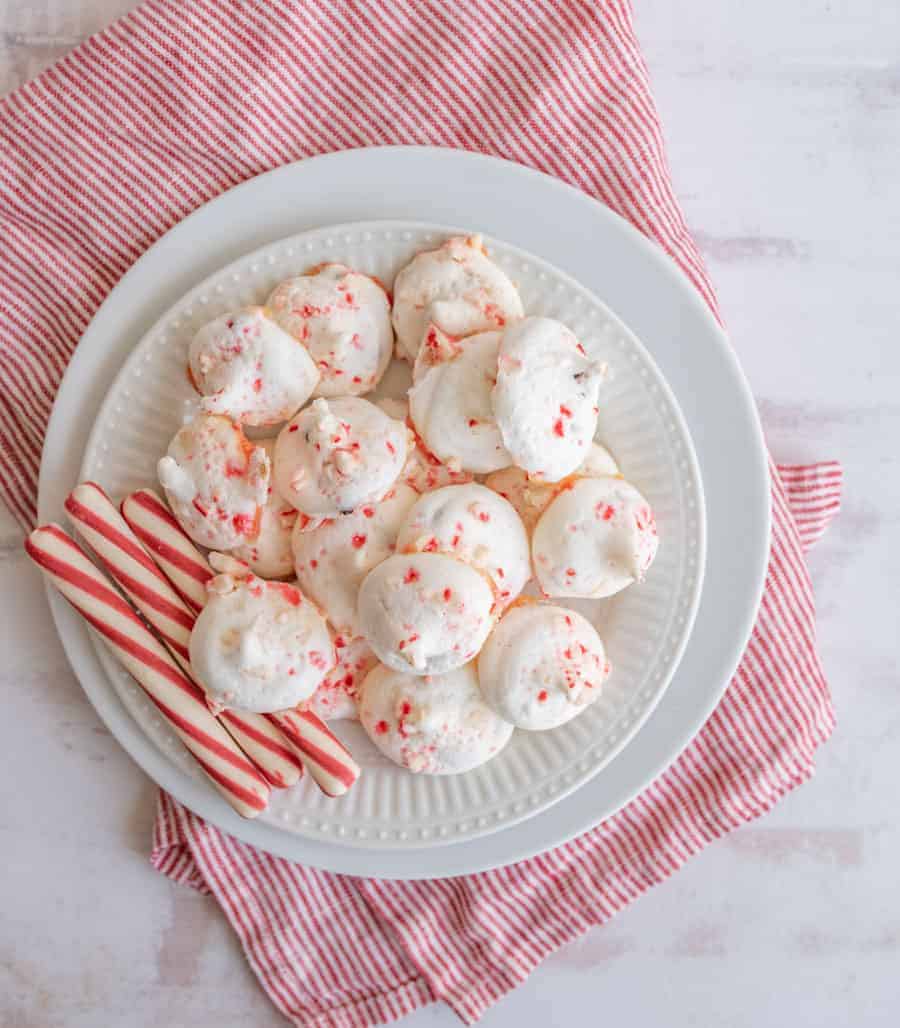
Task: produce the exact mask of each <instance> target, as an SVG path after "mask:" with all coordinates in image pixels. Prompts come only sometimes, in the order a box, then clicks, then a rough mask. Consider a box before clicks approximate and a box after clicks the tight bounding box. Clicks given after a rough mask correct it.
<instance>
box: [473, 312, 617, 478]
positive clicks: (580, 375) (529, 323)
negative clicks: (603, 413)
mask: <svg viewBox="0 0 900 1028" xmlns="http://www.w3.org/2000/svg"><path fill="white" fill-rule="evenodd" d="M604 373H605V369H604V366H603V365H601V364H599V363H598V362H596V361H592V360H590V359H588V357H587V356H586V355H585V352H584V348H583V347H582V346H581V344H580V343H579V342H578V340H577V339H576V338H575V336H574V335H573V334H572V332H571V331H570V330H569V329H568V328H566V326H565V325H563V324H562V323H561V322H559V321H555V320H554V319H553V318H525V319H524V320H523V321H519V322H516V323H515V324H514V325H511V326H510V327H509V328H508V329H507V330H506V331H505V332H504V333H503V336H502V338H501V340H500V347H499V352H498V363H497V384H496V385H495V386H494V390H493V393H492V396H491V402H492V404H493V410H494V417H495V419H496V422H497V426H498V428H499V430H500V435H501V437H502V439H503V444H504V446H505V447H506V449H507V450H508V451H509V453H510V455H511V457H512V460H511V463H513V464H517V465H518V466H519V467H520V468H524V470H525V471H527V472H528V473H529V474H530V475H533V476H534V477H536V478H539V479H541V480H542V481H545V482H557V481H559V480H560V479H561V478H565V476H566V475H570V474H571V473H572V472H573V471H575V469H576V468H577V467H578V465H579V464H581V463H582V461H583V460H584V459H585V457H586V456H587V452H588V447H589V446H590V444H591V441H592V439H593V437H594V432H595V431H596V429H597V413H598V407H597V397H598V394H599V391H600V383H601V381H602V379H603V376H604Z"/></svg>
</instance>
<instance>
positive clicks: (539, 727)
mask: <svg viewBox="0 0 900 1028" xmlns="http://www.w3.org/2000/svg"><path fill="white" fill-rule="evenodd" d="M609 672H610V666H609V662H608V661H607V659H606V652H605V650H604V648H603V643H602V641H601V640H600V636H599V635H597V632H596V630H595V628H594V626H593V625H592V624H591V623H590V622H589V621H588V620H587V619H586V618H583V617H582V616H581V615H580V614H576V613H575V611H573V610H566V609H565V608H564V607H551V606H549V605H546V604H536V603H528V604H523V605H521V606H515V607H513V608H512V609H511V610H510V611H509V612H508V613H507V614H505V615H504V617H503V618H502V619H501V620H500V622H499V624H498V625H497V627H496V628H495V629H494V631H493V632H492V633H491V635H490V636H489V637H488V640H487V642H486V643H485V644H484V649H483V650H482V651H481V654H480V655H479V657H478V675H479V679H480V681H481V691H482V693H483V695H484V699H485V702H486V703H487V704H488V705H489V706H490V707H491V708H492V709H493V710H494V711H496V713H497V714H498V715H499V716H500V717H502V718H504V719H505V720H507V721H509V722H511V723H512V724H514V725H515V726H516V727H517V728H525V729H528V730H529V731H533V732H535V731H543V730H545V729H547V728H556V727H557V726H558V725H562V724H565V723H566V722H567V721H571V720H572V718H573V717H575V715H576V714H580V713H581V711H582V710H584V708H585V707H587V706H588V705H589V704H591V703H593V702H594V700H596V699H597V698H598V696H599V695H600V692H601V688H602V685H603V681H604V679H605V678H606V677H607V675H608V674H609Z"/></svg>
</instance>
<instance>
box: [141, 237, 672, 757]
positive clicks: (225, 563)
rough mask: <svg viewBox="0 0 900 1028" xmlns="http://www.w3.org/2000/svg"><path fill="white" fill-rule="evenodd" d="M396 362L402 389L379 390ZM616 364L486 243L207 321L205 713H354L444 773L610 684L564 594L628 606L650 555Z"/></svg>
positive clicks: (179, 436)
mask: <svg viewBox="0 0 900 1028" xmlns="http://www.w3.org/2000/svg"><path fill="white" fill-rule="evenodd" d="M395 352H396V355H397V357H398V358H399V359H401V360H403V361H406V362H407V363H408V364H409V365H410V367H411V370H412V384H411V386H410V388H409V390H408V393H407V396H406V398H405V400H397V399H393V400H388V399H378V400H374V399H371V398H369V399H367V398H365V396H366V394H370V393H372V391H373V390H375V389H376V387H377V386H378V384H379V382H380V380H381V378H382V376H383V375H384V373H385V371H386V369H387V368H388V365H389V364H390V362H391V358H392V354H394V353H395ZM605 373H606V369H605V367H604V366H603V365H602V364H600V363H598V362H597V361H595V360H593V359H591V357H590V356H589V355H588V353H587V352H586V351H585V348H584V347H583V346H582V345H581V343H580V342H579V340H578V339H577V338H576V336H575V335H574V334H573V333H572V331H570V330H569V329H568V328H567V327H566V326H565V325H563V324H562V323H561V322H559V321H556V320H553V319H551V318H545V317H528V316H526V314H525V311H524V309H523V305H522V301H521V299H520V297H519V294H518V292H517V290H516V287H515V285H514V284H513V283H512V282H511V281H510V279H509V278H508V277H507V276H506V274H505V273H504V272H503V270H502V269H501V268H500V267H499V266H497V265H496V264H495V263H494V262H493V261H491V259H490V257H489V256H488V254H487V253H486V251H485V250H484V248H483V246H482V243H481V240H480V239H479V238H478V237H467V238H466V237H455V238H452V239H449V240H447V241H446V242H445V243H444V244H443V245H442V246H440V247H439V248H437V249H435V250H430V251H426V252H423V253H419V254H418V255H417V256H415V257H414V258H413V259H412V261H410V263H409V264H407V265H406V267H404V268H403V269H402V270H400V271H399V272H398V273H397V275H396V278H395V281H394V284H393V296H392V295H391V293H390V292H389V291H388V289H387V288H386V287H385V286H384V285H383V284H382V283H381V282H379V281H378V280H376V279H374V278H372V277H369V276H367V275H365V274H363V273H361V272H359V271H356V270H353V269H351V268H348V267H345V266H344V265H341V264H325V265H321V266H318V267H315V268H312V269H310V270H309V271H307V272H306V273H304V274H302V275H298V276H297V277H294V278H291V279H288V280H287V281H285V282H282V283H281V284H279V285H278V286H277V288H276V289H275V290H274V291H273V292H272V294H271V295H270V296H269V297H268V299H267V300H266V302H265V304H264V305H263V306H262V307H256V308H245V309H241V310H236V311H234V312H233V313H229V314H226V315H223V316H221V317H219V318H217V319H215V320H214V321H212V322H210V323H209V324H207V325H205V326H204V327H203V328H201V329H200V331H199V332H198V333H197V334H196V336H195V337H194V339H193V340H192V342H191V344H190V351H189V374H190V378H191V381H192V383H193V385H194V387H195V389H196V391H197V392H198V394H199V404H200V412H199V413H198V414H197V415H196V417H194V418H193V420H191V421H190V422H189V423H188V424H186V425H184V427H182V428H181V429H180V430H179V431H178V432H177V433H176V435H175V437H174V438H173V439H172V442H171V444H170V445H169V448H168V452H167V454H166V455H165V456H164V457H163V458H162V459H161V460H160V462H159V467H158V474H159V480H160V483H161V484H162V486H163V488H164V490H165V493H166V496H167V499H168V501H169V505H170V507H171V509H172V511H173V512H174V515H175V517H176V518H177V520H178V522H179V524H180V525H181V527H182V529H183V530H184V532H185V533H186V534H187V535H188V536H189V537H190V538H191V539H192V540H193V541H194V542H195V543H197V544H199V545H200V546H202V547H204V548H205V549H207V550H209V551H212V553H211V555H210V558H209V559H210V562H211V563H212V565H213V567H214V569H215V570H216V571H217V572H218V574H216V575H215V576H214V577H213V578H212V579H211V580H210V582H209V583H208V586H207V589H208V598H207V600H206V603H205V605H204V607H203V610H202V612H201V613H200V614H199V617H198V618H197V622H196V625H195V626H194V628H193V631H192V633H191V637H190V658H191V665H192V667H193V670H194V673H195V675H196V677H197V678H198V680H199V681H200V683H201V685H202V686H203V688H204V690H205V692H206V695H207V700H208V702H209V703H210V705H211V707H212V708H213V709H214V710H217V711H221V710H227V709H238V710H243V711H250V712H257V713H268V712H273V711H282V710H285V709H293V708H299V709H301V710H309V711H312V712H314V713H316V714H318V715H320V716H322V717H324V718H340V717H358V718H359V720H360V721H361V723H362V726H363V728H364V729H365V731H366V732H367V734H368V735H369V736H370V737H371V739H372V740H373V742H374V743H375V744H376V746H378V748H379V749H380V750H381V751H382V752H383V753H384V754H385V755H386V756H387V757H389V758H390V759H391V760H393V761H395V762H396V763H397V764H400V765H401V766H403V767H406V768H408V769H409V770H411V771H415V772H424V773H432V774H442V773H454V772H462V771H467V770H469V769H471V768H474V767H476V766H478V765H479V764H481V763H483V762H484V761H486V760H488V759H489V758H491V757H492V756H494V755H495V754H496V753H498V752H499V751H500V750H501V749H502V748H503V746H505V745H506V743H507V742H508V741H509V739H510V737H511V735H512V733H513V730H514V729H515V728H520V729H525V730H529V731H536V730H543V729H549V728H555V727H557V726H559V725H562V724H563V723H565V722H566V721H568V720H570V719H571V718H573V717H574V716H576V715H577V714H578V713H580V712H581V711H582V710H584V709H585V708H586V707H587V706H588V705H589V704H590V703H592V702H593V701H594V700H596V699H597V697H598V696H599V695H600V693H601V689H602V686H603V682H604V680H605V679H606V677H607V676H608V675H609V674H610V665H609V662H608V660H607V658H606V654H605V651H604V646H603V643H602V641H601V639H600V637H599V636H598V634H597V632H596V630H595V629H594V627H593V626H592V625H591V624H590V622H588V621H587V620H586V619H585V618H584V617H582V616H581V615H579V614H578V613H576V612H575V611H574V610H570V609H568V608H566V607H565V606H564V605H559V604H556V603H553V602H548V601H552V600H554V599H556V598H560V599H563V598H570V597H571V598H574V597H595V598H596V597H605V596H610V595H612V594H614V593H616V592H618V591H620V590H621V589H624V588H625V587H627V586H629V585H630V584H631V583H633V582H637V581H640V580H641V579H642V578H643V577H644V575H645V574H646V572H647V570H648V568H649V567H650V565H651V563H652V561H653V559H654V556H655V554H656V549H657V534H656V526H655V522H654V518H653V513H652V511H651V509H650V506H649V504H648V503H647V501H646V500H645V499H644V498H643V497H642V496H641V494H640V493H639V492H638V490H637V489H636V488H635V487H634V486H632V485H631V484H629V483H628V482H627V481H626V480H625V478H623V476H622V474H621V473H620V471H619V468H618V467H617V465H616V463H615V461H614V459H613V457H612V456H611V455H610V454H609V453H608V452H607V451H606V450H605V449H604V448H603V447H601V446H600V445H599V444H597V443H596V442H595V441H594V435H595V432H596V428H597V418H598V413H599V407H600V403H601V402H602V401H601V394H602V387H603V380H604V376H605ZM266 432H269V433H270V434H269V435H267V436H266V435H265V433H266ZM248 433H249V435H248ZM251 435H252V436H253V438H250V436H251ZM263 436H264V437H263ZM529 583H533V584H532V586H531V587H530V588H528V593H526V592H525V590H526V588H527V587H529ZM529 594H533V595H529Z"/></svg>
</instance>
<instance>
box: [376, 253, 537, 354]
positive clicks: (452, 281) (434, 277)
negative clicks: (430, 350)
mask: <svg viewBox="0 0 900 1028" xmlns="http://www.w3.org/2000/svg"><path fill="white" fill-rule="evenodd" d="M522 314H523V310H522V300H521V298H520V297H519V293H518V290H517V289H516V287H515V286H514V285H513V283H512V282H511V281H510V279H509V278H508V277H507V275H506V273H505V272H504V271H502V270H501V269H500V268H499V267H498V266H497V265H496V264H495V263H494V262H493V261H492V260H491V259H490V257H488V255H487V251H486V250H485V248H484V246H483V244H482V241H481V237H480V236H454V237H453V238H452V239H448V240H447V241H446V242H445V243H444V244H443V246H439V247H438V248H437V249H436V250H427V251H425V252H423V253H419V254H417V255H416V256H415V257H413V259H412V260H411V261H410V262H409V264H407V265H406V267H404V268H403V269H401V271H399V272H398V273H397V277H396V279H395V280H394V312H393V319H394V330H395V332H396V333H397V350H398V354H399V356H401V357H405V358H406V359H407V360H409V361H414V360H415V359H416V356H417V355H418V353H419V347H420V345H421V343H422V339H423V337H424V335H425V328H426V326H427V325H428V324H429V323H431V324H434V325H436V326H437V327H438V328H440V329H441V330H442V331H444V332H446V333H448V334H450V335H455V336H470V335H474V334H475V333H476V332H485V331H487V330H489V329H496V328H503V327H504V326H505V325H507V324H509V323H510V322H512V321H515V320H516V319H518V318H521V317H522Z"/></svg>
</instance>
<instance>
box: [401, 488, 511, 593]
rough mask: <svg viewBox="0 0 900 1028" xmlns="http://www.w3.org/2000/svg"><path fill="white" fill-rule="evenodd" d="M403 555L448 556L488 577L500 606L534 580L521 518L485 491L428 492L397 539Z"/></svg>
mask: <svg viewBox="0 0 900 1028" xmlns="http://www.w3.org/2000/svg"><path fill="white" fill-rule="evenodd" d="M397 549H398V550H399V551H400V552H402V553H416V552H418V553H446V554H447V555H449V556H451V557H455V558H456V559H457V560H462V561H465V562H466V563H467V564H471V565H472V566H473V567H475V568H477V569H478V570H479V571H483V572H484V573H485V574H487V575H489V576H490V578H491V580H492V581H493V583H494V589H495V593H496V596H497V600H498V602H499V605H500V606H501V607H505V606H508V605H509V604H510V603H511V602H512V601H513V600H514V599H515V598H516V597H517V596H518V595H519V593H520V592H521V591H522V590H523V589H524V588H525V584H526V582H527V581H528V580H529V578H531V554H530V550H529V545H528V536H527V534H526V532H525V527H524V525H523V524H522V519H521V518H520V517H519V515H518V514H517V513H516V512H515V510H514V509H513V507H512V505H511V504H510V503H508V502H507V501H506V500H504V499H503V497H502V496H499V495H498V494H497V493H495V492H492V491H491V490H490V489H488V488H487V487H486V486H483V485H478V484H477V483H474V482H473V483H471V484H469V485H448V486H445V487H444V488H443V489H436V490H434V491H433V492H430V493H426V494H425V495H424V496H422V497H420V499H419V500H418V501H417V502H416V504H415V505H414V506H413V507H412V508H411V509H410V510H409V511H408V512H407V514H406V517H405V519H404V521H403V524H402V526H401V528H400V533H399V535H398V537H397Z"/></svg>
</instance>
